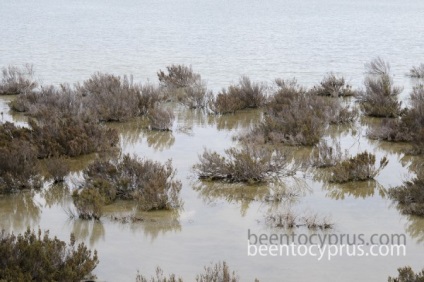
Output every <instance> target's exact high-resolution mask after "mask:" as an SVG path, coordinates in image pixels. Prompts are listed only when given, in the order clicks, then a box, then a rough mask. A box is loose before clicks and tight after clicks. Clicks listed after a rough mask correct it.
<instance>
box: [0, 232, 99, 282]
mask: <svg viewBox="0 0 424 282" xmlns="http://www.w3.org/2000/svg"><path fill="white" fill-rule="evenodd" d="M98 262H99V260H98V257H97V252H96V251H94V253H93V254H92V252H91V251H90V250H89V249H87V247H86V246H85V245H84V243H80V244H78V245H76V242H75V237H74V236H73V235H72V234H71V239H70V243H69V244H66V242H64V241H61V240H59V239H58V238H56V237H54V238H50V237H49V232H48V231H47V232H45V233H44V235H42V233H41V230H39V231H38V234H37V233H35V232H34V231H31V230H29V229H28V230H27V231H26V232H25V233H24V234H20V235H18V236H16V235H14V234H7V233H6V232H5V231H4V230H3V231H2V232H1V233H0V265H1V266H2V267H0V280H2V281H80V280H82V279H83V278H84V277H86V276H87V275H89V274H90V273H91V271H93V270H94V268H95V267H96V266H97V264H98Z"/></svg>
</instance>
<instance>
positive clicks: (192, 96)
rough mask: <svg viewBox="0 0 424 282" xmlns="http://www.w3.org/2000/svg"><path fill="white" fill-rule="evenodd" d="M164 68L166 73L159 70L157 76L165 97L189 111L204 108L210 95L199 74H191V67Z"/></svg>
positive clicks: (175, 66) (174, 66)
mask: <svg viewBox="0 0 424 282" xmlns="http://www.w3.org/2000/svg"><path fill="white" fill-rule="evenodd" d="M166 68H167V73H165V72H164V71H162V70H160V71H159V72H158V73H157V75H158V78H159V82H160V84H161V86H162V87H163V89H164V90H165V91H166V93H167V97H168V98H170V99H171V100H173V101H177V102H179V103H182V104H183V105H186V106H187V107H189V108H190V109H203V108H206V106H207V104H208V101H209V100H210V98H211V96H212V93H211V92H209V91H208V90H207V88H206V85H205V83H204V82H203V81H202V78H201V76H200V74H198V73H195V72H193V70H192V68H191V66H190V67H188V66H185V65H171V66H168V67H166Z"/></svg>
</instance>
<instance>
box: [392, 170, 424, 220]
mask: <svg viewBox="0 0 424 282" xmlns="http://www.w3.org/2000/svg"><path fill="white" fill-rule="evenodd" d="M389 196H390V198H391V199H392V200H394V201H396V202H397V205H398V208H399V209H400V210H401V211H402V213H403V214H411V215H417V216H424V179H423V176H418V177H417V178H415V179H413V180H411V181H407V182H405V183H404V184H403V185H402V186H399V187H395V188H392V189H390V190H389Z"/></svg>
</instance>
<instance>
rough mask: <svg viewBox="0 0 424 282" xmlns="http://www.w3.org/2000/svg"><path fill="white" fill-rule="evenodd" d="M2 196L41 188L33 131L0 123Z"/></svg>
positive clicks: (0, 181) (0, 187) (0, 189)
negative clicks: (32, 139) (32, 138)
mask: <svg viewBox="0 0 424 282" xmlns="http://www.w3.org/2000/svg"><path fill="white" fill-rule="evenodd" d="M0 160H1V161H0V194H2V193H10V192H14V191H19V190H22V189H32V188H35V189H37V188H40V187H41V177H40V175H39V172H38V169H37V168H38V162H37V149H36V147H35V146H34V145H33V144H32V142H31V131H30V130H29V129H27V128H19V127H16V126H15V125H14V124H12V123H9V122H6V123H4V124H1V123H0Z"/></svg>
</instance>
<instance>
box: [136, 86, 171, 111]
mask: <svg viewBox="0 0 424 282" xmlns="http://www.w3.org/2000/svg"><path fill="white" fill-rule="evenodd" d="M164 100H165V96H164V95H163V94H162V93H161V91H160V89H159V88H158V87H157V86H154V85H152V84H144V85H143V86H141V96H140V97H139V101H138V108H139V110H140V114H141V115H146V114H147V113H148V111H149V109H153V108H155V107H156V105H157V104H159V103H160V102H162V101H164Z"/></svg>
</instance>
